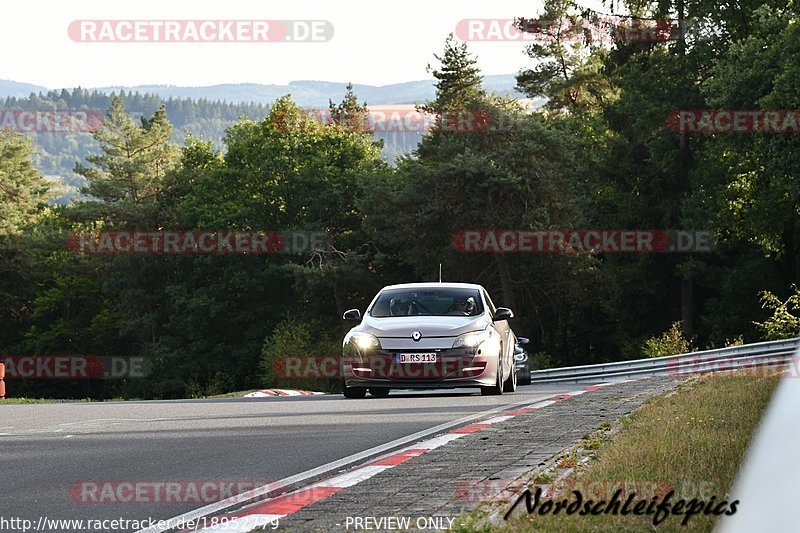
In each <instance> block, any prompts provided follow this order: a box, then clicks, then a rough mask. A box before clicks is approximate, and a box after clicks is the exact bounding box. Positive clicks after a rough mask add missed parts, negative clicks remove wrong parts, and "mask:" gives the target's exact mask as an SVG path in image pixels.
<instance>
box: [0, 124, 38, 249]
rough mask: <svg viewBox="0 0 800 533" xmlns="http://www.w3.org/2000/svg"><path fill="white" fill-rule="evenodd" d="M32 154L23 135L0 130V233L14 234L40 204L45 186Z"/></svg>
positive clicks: (36, 211) (26, 223)
mask: <svg viewBox="0 0 800 533" xmlns="http://www.w3.org/2000/svg"><path fill="white" fill-rule="evenodd" d="M33 155H34V153H33V146H32V145H31V142H30V141H29V140H28V139H27V138H26V137H24V136H22V135H19V134H15V133H11V132H7V131H2V130H0V237H4V236H9V235H18V234H19V233H20V232H21V231H22V230H23V229H24V228H25V226H27V225H29V224H31V223H32V222H33V221H35V220H36V217H37V215H38V214H39V213H40V212H41V210H42V208H43V206H44V202H45V200H46V197H47V191H48V189H49V186H48V184H47V182H46V181H45V179H44V178H43V177H42V175H41V174H40V173H39V171H38V170H36V168H35V167H34V164H33Z"/></svg>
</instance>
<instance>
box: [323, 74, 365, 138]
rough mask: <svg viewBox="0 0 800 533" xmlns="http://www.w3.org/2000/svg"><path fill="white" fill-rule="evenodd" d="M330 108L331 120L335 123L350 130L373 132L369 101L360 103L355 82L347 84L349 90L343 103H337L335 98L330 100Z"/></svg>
mask: <svg viewBox="0 0 800 533" xmlns="http://www.w3.org/2000/svg"><path fill="white" fill-rule="evenodd" d="M328 109H329V111H330V114H331V121H332V122H333V123H334V124H339V125H340V126H343V127H344V128H346V129H347V130H348V131H353V132H358V133H366V134H372V133H373V131H374V130H373V128H372V124H370V120H369V109H368V108H367V102H366V101H365V102H364V103H363V104H359V103H358V97H357V96H356V93H355V92H353V84H352V83H348V84H347V92H346V93H345V95H344V98H343V99H342V101H341V103H340V104H339V105H336V104H334V103H333V100H328Z"/></svg>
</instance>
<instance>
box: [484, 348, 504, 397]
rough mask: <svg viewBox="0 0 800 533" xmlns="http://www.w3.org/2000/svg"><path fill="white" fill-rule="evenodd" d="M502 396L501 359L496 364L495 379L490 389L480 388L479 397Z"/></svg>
mask: <svg viewBox="0 0 800 533" xmlns="http://www.w3.org/2000/svg"><path fill="white" fill-rule="evenodd" d="M501 394H503V358H502V357H501V358H500V362H499V363H498V364H497V377H496V378H495V384H494V385H493V386H491V387H481V396H499V395H501Z"/></svg>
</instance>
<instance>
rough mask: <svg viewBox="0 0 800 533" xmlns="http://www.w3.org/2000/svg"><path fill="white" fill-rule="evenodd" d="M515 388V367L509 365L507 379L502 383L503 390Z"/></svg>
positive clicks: (507, 390)
mask: <svg viewBox="0 0 800 533" xmlns="http://www.w3.org/2000/svg"><path fill="white" fill-rule="evenodd" d="M515 390H517V369H516V368H514V367H513V366H512V367H511V372H509V373H508V379H507V380H506V381H505V383H503V392H514V391H515Z"/></svg>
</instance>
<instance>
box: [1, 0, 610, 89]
mask: <svg viewBox="0 0 800 533" xmlns="http://www.w3.org/2000/svg"><path fill="white" fill-rule="evenodd" d="M598 3H599V2H595V1H586V0H585V1H584V2H582V4H583V5H588V6H592V7H597V4H598ZM541 7H542V0H528V1H519V0H449V1H446V0H402V1H395V2H387V3H380V2H366V1H364V2H362V1H356V0H350V1H344V0H338V1H337V0H285V1H280V2H278V1H274V0H224V1H221V0H214V1H206V0H136V1H128V2H114V1H109V0H71V1H64V0H38V1H36V0H26V1H23V0H12V1H11V2H7V3H5V4H4V6H3V12H4V19H5V21H6V23H5V24H4V25H3V31H2V32H0V50H3V51H4V53H3V61H2V63H0V79H8V80H14V81H20V82H27V83H34V84H37V85H43V86H45V87H48V88H51V89H52V88H61V87H75V86H82V87H102V86H110V85H126V86H131V85H150V84H165V85H179V86H206V85H216V84H221V83H265V84H285V83H288V82H289V81H293V80H324V81H336V82H342V81H352V82H354V83H363V84H370V85H387V84H392V83H402V82H406V81H413V80H421V79H429V78H431V76H430V74H428V73H427V72H426V65H427V64H428V63H431V62H434V61H435V60H434V57H433V54H434V53H437V52H439V51H440V50H442V47H443V44H444V40H445V38H446V37H447V34H448V33H450V32H454V31H455V28H456V25H457V24H458V22H459V21H461V20H462V19H511V18H514V17H515V16H517V17H519V16H527V17H534V16H536V15H537V14H538V13H539V11H540V9H541ZM176 19H180V20H185V19H190V20H219V19H226V20H230V19H238V20H324V21H328V22H329V24H330V25H331V26H332V28H333V31H334V33H333V37H332V38H331V39H330V40H328V41H326V42H266V43H265V42H234V43H208V42H204V43H196V42H195V43H191V42H178V43H172V42H170V43H153V42H147V43H144V42H136V43H131V42H76V41H75V40H73V39H72V38H71V37H70V33H69V32H68V28H69V27H70V24H71V23H73V21H76V20H77V21H86V20H91V21H104V20H176ZM96 27H98V28H99V26H96ZM98 31H99V30H98ZM524 48H525V46H524V43H523V42H520V41H502V42H496V41H492V42H475V41H472V42H470V50H471V51H472V52H474V53H476V54H477V56H478V65H479V67H480V68H481V69H482V71H483V74H485V75H489V74H511V73H516V72H517V71H519V70H520V68H524V67H527V66H530V64H531V62H530V59H528V58H527V56H526V55H525V53H524Z"/></svg>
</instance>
